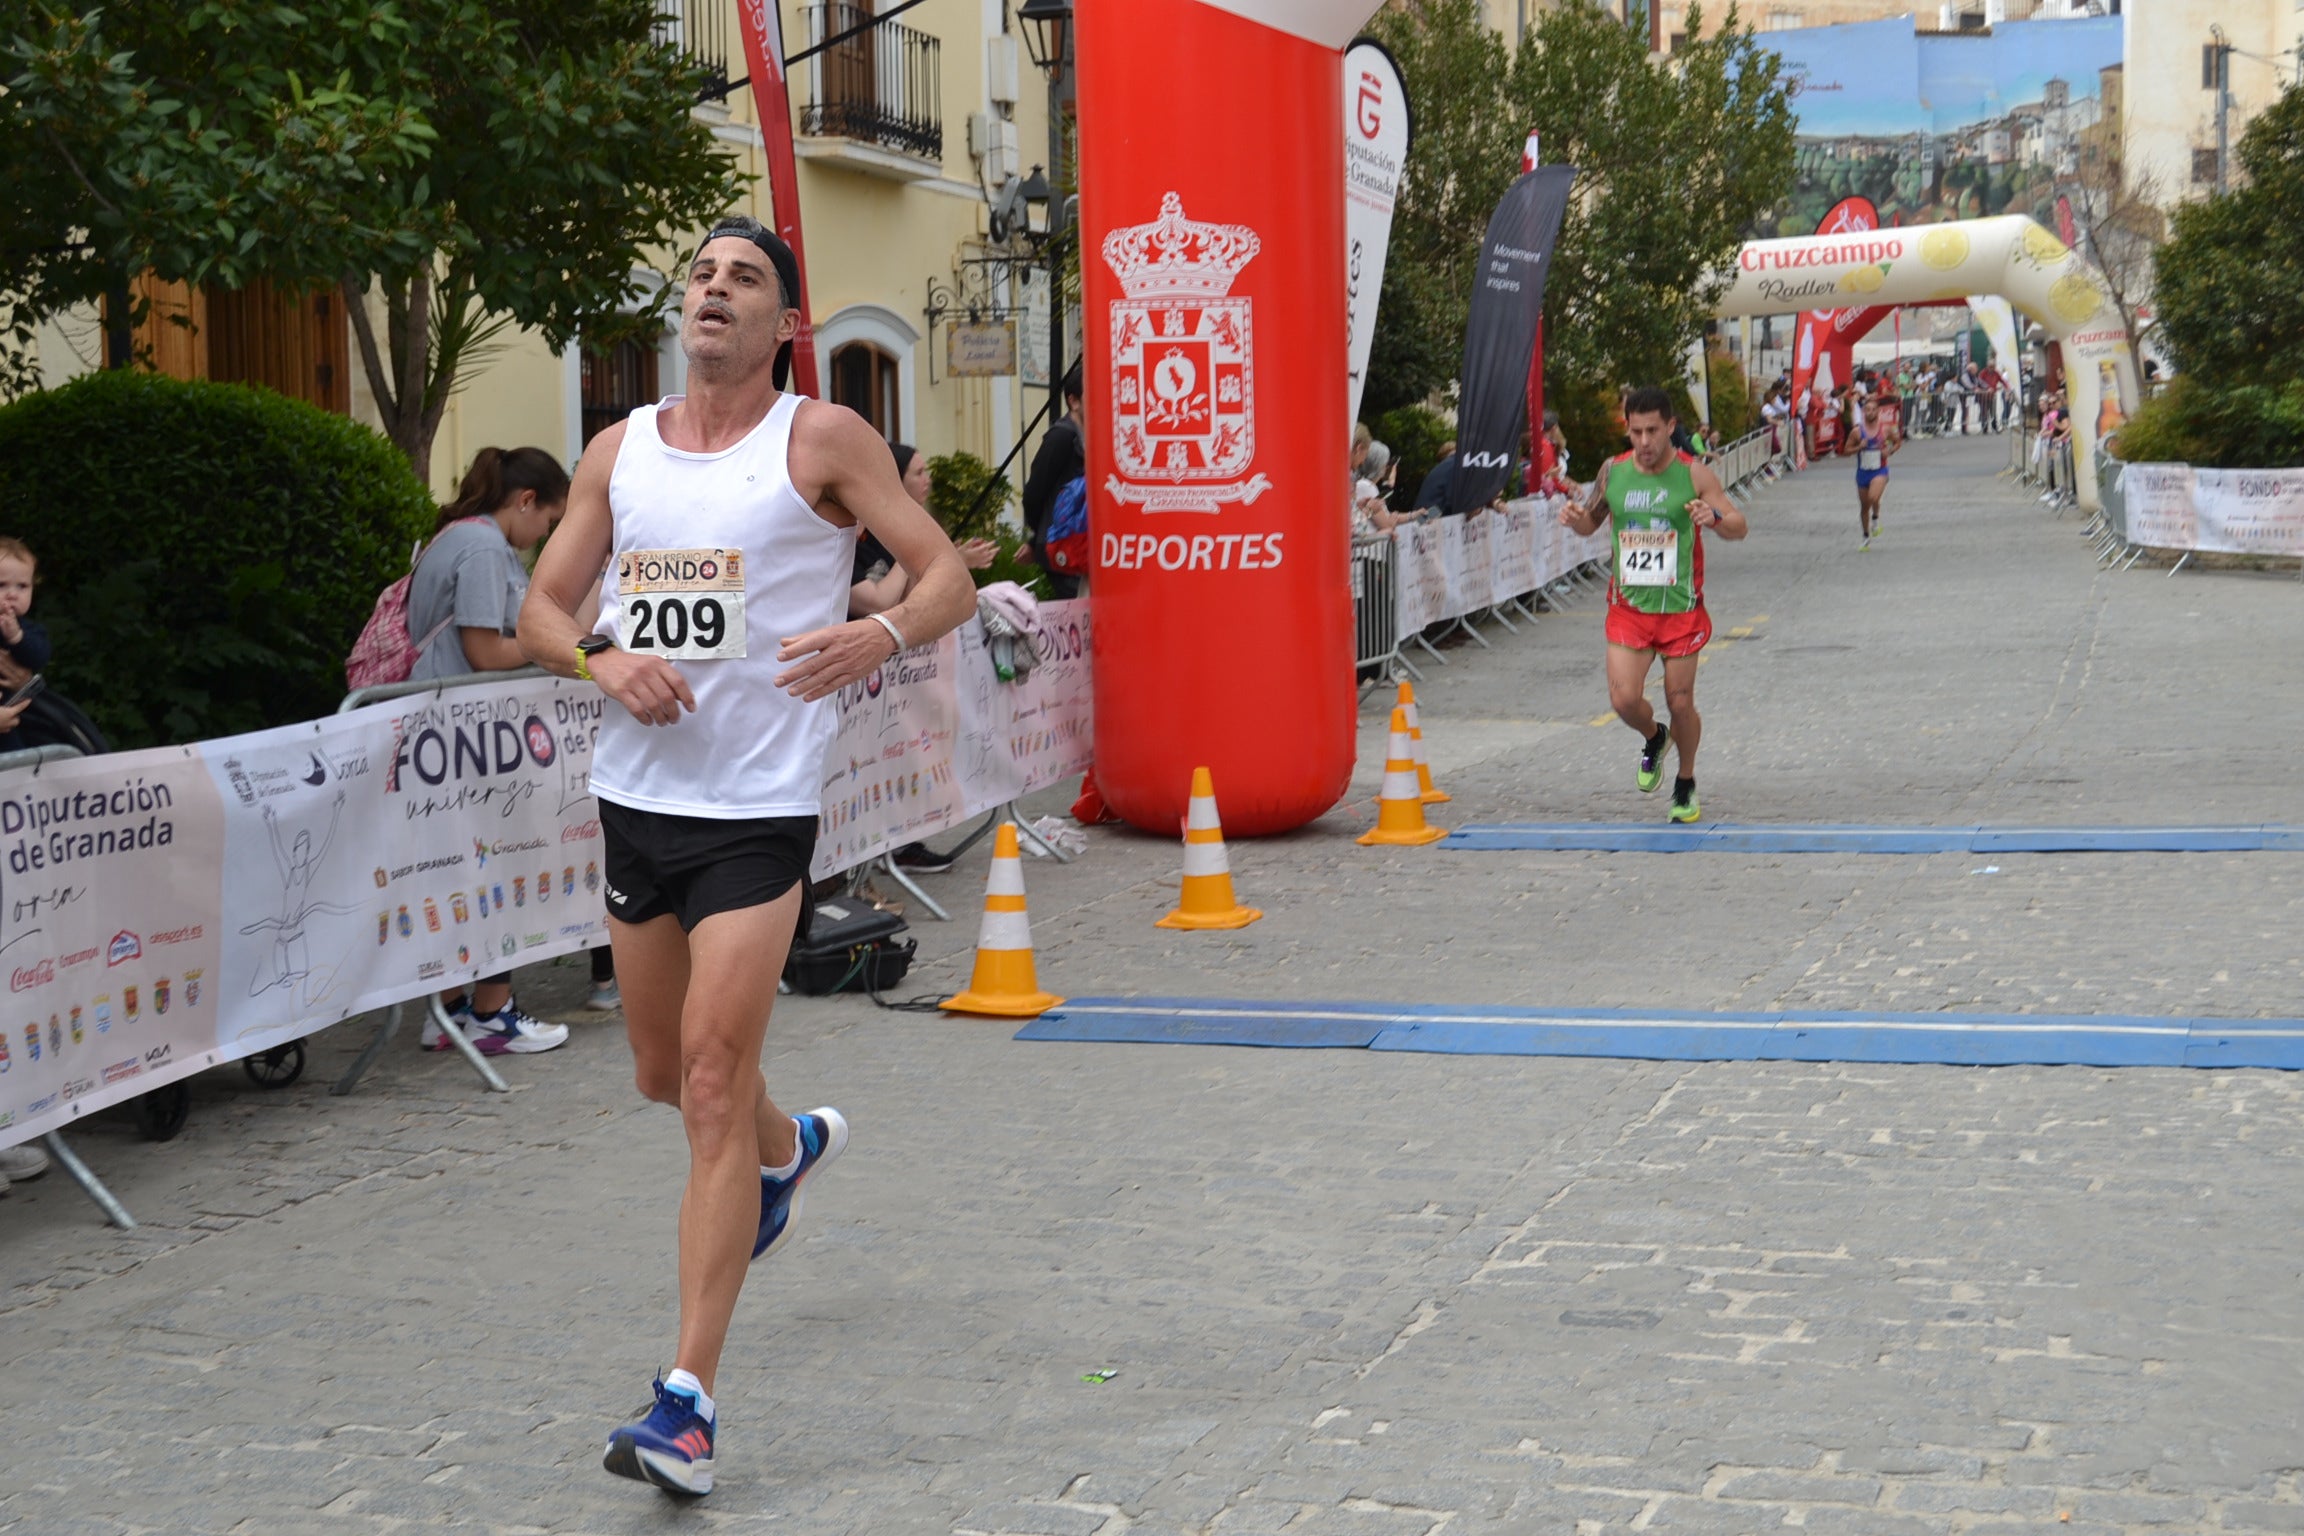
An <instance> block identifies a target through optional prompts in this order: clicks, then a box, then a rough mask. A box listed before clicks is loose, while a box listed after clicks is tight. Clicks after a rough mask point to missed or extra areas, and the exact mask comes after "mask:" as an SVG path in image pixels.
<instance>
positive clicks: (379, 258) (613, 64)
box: [0, 0, 742, 476]
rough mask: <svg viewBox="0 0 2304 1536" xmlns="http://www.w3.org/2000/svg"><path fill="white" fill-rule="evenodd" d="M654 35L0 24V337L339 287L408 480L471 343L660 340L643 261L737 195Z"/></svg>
mask: <svg viewBox="0 0 2304 1536" xmlns="http://www.w3.org/2000/svg"><path fill="white" fill-rule="evenodd" d="M659 10H660V7H659V5H658V3H657V0H586V3H585V4H583V5H567V4H564V3H561V0H304V3H303V4H302V5H301V6H300V7H299V8H296V9H291V8H289V7H288V6H286V5H283V4H280V3H278V0H271V3H265V0H190V3H189V4H187V5H185V6H184V7H182V8H179V9H171V8H170V7H166V6H159V5H147V4H141V3H136V4H130V3H125V0H122V3H116V4H112V5H99V6H97V7H96V8H94V9H91V10H88V11H86V12H85V13H73V12H70V11H68V10H66V9H65V8H64V5H63V4H62V3H61V0H0V38H4V39H5V40H6V41H5V45H4V46H5V49H6V54H5V68H6V69H7V70H8V72H9V73H8V75H7V77H6V78H7V92H6V95H5V96H4V97H0V199H4V201H0V215H5V216H7V218H8V230H7V233H6V235H5V236H4V238H5V240H6V242H7V243H6V245H5V246H4V247H0V250H4V251H5V262H6V264H5V266H4V267H0V289H4V290H6V291H9V292H12V293H15V294H17V295H19V296H24V295H29V297H28V298H25V297H20V298H19V300H18V301H17V302H16V304H15V306H14V309H13V311H12V313H11V316H10V322H11V323H12V324H13V325H14V326H15V327H16V332H17V335H18V337H19V339H21V338H22V337H24V336H26V335H28V332H29V327H30V324H31V323H33V322H35V321H36V320H37V319H38V318H39V317H40V316H42V315H44V314H49V313H54V312H55V311H56V310H57V309H60V308H63V307H65V306H66V305H69V304H71V303H76V302H81V301H84V300H85V299H87V298H89V297H92V296H95V295H97V294H101V293H106V292H111V293H113V294H114V295H115V296H116V298H118V299H120V300H122V301H124V300H125V296H126V284H127V281H128V279H129V278H130V277H131V276H133V275H134V274H135V273H137V272H140V271H142V270H144V269H145V268H147V267H149V268H150V269H151V270H153V271H154V272H155V273H157V274H158V275H159V276H160V277H162V278H167V279H184V280H188V281H192V282H216V283H220V284H222V285H224V286H227V287H232V286H239V285H241V284H243V283H245V282H247V281H248V280H250V279H252V278H255V277H259V276H261V277H267V278H270V279H272V280H273V281H274V282H275V283H279V284H282V285H284V286H287V287H291V288H293V287H299V286H302V287H311V286H321V285H328V286H336V287H339V288H340V289H341V290H342V292H343V294H344V296H345V300H346V306H347V309H348V310H349V312H350V313H351V316H352V320H353V329H354V334H355V336H356V338H357V341H358V343H359V355H360V364H361V367H362V368H363V370H364V371H365V373H366V375H367V378H368V383H369V387H370V390H371V392H372V393H373V394H374V396H375V398H376V402H377V406H378V409H379V410H380V412H381V413H382V417H383V422H384V427H385V431H386V434H387V435H388V436H390V437H391V439H392V441H393V443H394V444H395V445H396V446H398V447H399V449H400V450H401V452H402V453H403V454H405V455H406V456H407V458H408V460H409V462H410V463H411V464H412V465H413V466H414V467H415V469H416V470H417V472H418V474H420V475H425V476H428V475H429V473H430V467H431V451H432V438H433V435H434V433H435V432H436V431H437V429H438V427H439V423H440V417H441V414H442V412H443V411H445V410H446V408H447V403H448V397H449V395H450V394H451V393H452V392H453V390H454V389H455V387H456V381H457V377H458V374H459V371H460V370H461V368H462V367H463V365H464V364H465V363H466V362H467V361H469V360H470V359H471V358H472V357H473V356H474V354H475V352H476V351H477V350H478V349H480V348H482V347H484V346H485V345H486V344H487V343H488V341H489V340H490V338H491V337H493V336H494V335H496V334H497V333H499V332H500V331H501V330H503V329H504V328H505V327H507V326H512V325H518V326H524V327H529V328H532V329H534V330H536V331H538V332H540V333H541V334H542V335H543V337H544V339H545V341H546V342H547V343H549V344H550V345H552V346H553V347H555V348H558V347H564V346H567V345H569V344H571V343H573V342H574V341H575V340H576V338H577V337H578V336H579V335H581V336H582V337H583V338H584V340H585V341H586V342H587V343H588V344H593V345H603V344H609V343H613V342H614V341H615V340H617V339H618V338H619V337H621V336H622V335H625V334H630V333H633V332H635V331H638V330H640V329H643V328H646V327H649V326H652V325H654V324H656V323H657V317H656V316H655V315H653V314H650V313H642V312H639V311H644V310H647V309H650V308H652V307H653V302H654V300H655V298H656V291H657V287H658V284H657V282H656V281H655V280H652V279H651V278H650V277H648V276H647V275H646V274H647V273H648V272H649V270H650V269H651V267H652V266H653V265H654V264H653V263H652V262H651V260H650V257H651V255H652V254H653V253H656V252H659V251H661V250H663V249H664V248H665V247H666V246H667V245H668V244H669V242H671V241H672V240H674V239H675V238H677V237H678V236H679V235H680V233H681V232H683V231H686V230H691V229H694V228H695V227H696V226H697V225H699V224H701V223H704V222H705V221H707V220H708V219H710V218H712V217H713V216H715V215H716V214H718V213H720V212H722V211H724V210H725V209H726V208H728V207H729V206H730V205H731V204H732V203H733V202H734V201H735V199H736V196H737V194H738V193H739V191H740V190H741V187H742V180H741V178H740V177H739V176H738V174H737V173H736V171H735V168H734V163H733V161H732V160H731V159H730V158H729V157H728V156H727V155H725V154H723V153H722V152H721V150H720V147H719V146H718V145H717V144H715V142H714V140H713V138H712V134H711V129H710V127H709V126H708V125H707V124H705V123H703V122H701V121H699V120H698V119H697V118H696V117H695V116H694V115H693V113H692V111H691V108H692V107H693V106H694V105H695V103H696V101H697V99H698V96H699V93H700V91H701V90H702V88H703V83H704V74H703V71H702V69H701V67H700V66H698V65H697V64H695V63H694V62H693V61H691V60H689V59H688V58H686V57H685V56H684V55H683V54H682V53H681V52H680V51H679V49H678V48H677V47H675V46H674V45H673V44H672V43H671V42H669V41H668V40H666V38H665V37H664V36H663V35H662V33H661V31H660V25H659V23H660V17H659V14H658V13H659ZM371 295H373V296H374V298H375V299H376V300H377V303H378V307H379V308H380V309H381V310H382V316H381V321H382V323H381V324H380V325H379V324H377V323H376V322H375V320H374V319H373V318H372V317H371V314H370V305H369V300H370V297H371ZM107 308H108V321H109V323H111V324H113V325H114V326H115V327H119V326H122V325H125V324H126V320H127V314H126V305H125V303H124V302H119V303H114V304H112V305H108V306H107Z"/></svg>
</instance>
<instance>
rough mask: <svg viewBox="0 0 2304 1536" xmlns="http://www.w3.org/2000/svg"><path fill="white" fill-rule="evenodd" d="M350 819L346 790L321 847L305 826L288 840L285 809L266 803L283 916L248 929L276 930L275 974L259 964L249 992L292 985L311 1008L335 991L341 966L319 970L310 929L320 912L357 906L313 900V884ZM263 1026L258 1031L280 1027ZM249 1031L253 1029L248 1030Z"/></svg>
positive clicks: (244, 930) (338, 913) (335, 913)
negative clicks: (283, 830) (339, 831)
mask: <svg viewBox="0 0 2304 1536" xmlns="http://www.w3.org/2000/svg"><path fill="white" fill-rule="evenodd" d="M343 820H344V791H342V790H338V791H336V805H335V809H334V810H332V811H331V812H329V815H328V835H327V836H325V837H323V838H322V839H321V840H320V846H319V847H317V848H315V847H313V846H312V834H311V833H310V832H303V831H300V832H298V833H297V834H296V836H295V837H294V838H293V839H292V840H286V841H284V840H283V839H282V838H281V835H280V813H279V812H278V811H276V810H274V809H273V808H272V807H271V806H269V805H268V806H266V807H264V830H265V832H266V833H268V834H269V835H270V836H271V839H272V860H273V862H274V863H276V864H277V865H279V866H280V915H279V916H278V917H267V918H260V919H258V920H257V921H255V922H253V923H249V924H247V925H246V926H245V927H243V928H242V929H241V930H240V931H241V932H242V933H244V934H245V933H259V932H262V931H263V930H264V929H267V928H269V929H271V930H272V966H273V969H272V974H271V975H270V976H266V975H265V974H264V972H263V970H262V969H261V967H259V968H258V969H257V971H256V972H255V974H254V975H252V976H250V977H249V979H248V995H249V996H250V997H261V996H262V995H263V994H265V993H266V992H269V991H271V990H272V989H273V988H274V987H288V988H291V989H292V990H294V991H296V992H297V994H298V997H297V1001H298V1002H299V1003H301V1004H302V1005H303V1006H305V1007H310V1006H312V1005H313V1004H316V1003H318V1002H319V1001H320V1000H321V999H322V998H324V997H326V996H327V995H328V993H329V991H330V990H331V988H332V986H333V984H334V982H335V979H336V971H335V968H334V967H330V968H329V969H327V970H326V971H324V972H319V973H315V972H314V971H313V969H312V965H311V960H310V947H309V945H308V944H307V942H306V940H305V934H304V929H305V926H306V924H307V923H308V922H309V921H310V920H311V917H312V914H314V913H315V912H326V913H329V914H331V915H333V916H337V917H341V916H343V915H344V914H346V913H348V912H350V911H352V910H353V909H352V908H350V907H339V906H336V905H334V904H333V903H330V902H325V901H313V900H311V899H310V897H311V894H312V887H313V885H314V883H315V882H316V880H317V879H318V877H319V874H320V865H321V864H322V862H323V861H325V860H326V859H327V857H328V850H329V848H330V847H331V846H332V845H333V844H334V843H335V841H336V829H337V828H338V827H339V826H340V825H342V823H343ZM276 1027H277V1026H274V1025H261V1026H258V1029H257V1031H256V1032H258V1033H261V1032H262V1031H263V1030H265V1029H271V1028H276ZM242 1033H244V1034H245V1033H249V1031H245V1030H244V1031H242Z"/></svg>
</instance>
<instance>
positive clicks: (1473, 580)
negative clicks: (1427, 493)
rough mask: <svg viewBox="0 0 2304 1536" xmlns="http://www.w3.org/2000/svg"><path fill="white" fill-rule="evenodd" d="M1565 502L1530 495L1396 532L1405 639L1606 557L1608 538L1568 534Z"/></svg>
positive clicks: (1399, 608) (1398, 599)
mask: <svg viewBox="0 0 2304 1536" xmlns="http://www.w3.org/2000/svg"><path fill="white" fill-rule="evenodd" d="M1562 505H1563V502H1562V501H1561V500H1560V499H1559V498H1558V497H1527V498H1523V499H1521V500H1519V501H1511V502H1506V503H1505V504H1504V506H1503V508H1502V509H1501V510H1497V511H1487V512H1481V513H1478V514H1476V515H1473V516H1468V517H1442V518H1434V519H1432V520H1430V521H1427V522H1418V523H1409V524H1407V525H1405V526H1403V527H1401V528H1398V529H1395V530H1394V531H1393V534H1392V541H1393V544H1394V546H1395V558H1396V560H1397V563H1398V570H1397V573H1396V582H1395V586H1394V594H1395V598H1396V608H1397V611H1398V613H1399V622H1400V634H1401V635H1402V637H1403V638H1405V637H1407V636H1410V635H1413V634H1415V633H1416V632H1417V631H1418V630H1420V629H1423V628H1425V627H1426V626H1428V625H1431V624H1436V623H1438V622H1439V621H1440V620H1442V619H1453V618H1456V617H1458V616H1459V615H1461V614H1467V613H1478V612H1480V611H1481V610H1482V609H1485V608H1493V607H1495V606H1496V605H1497V604H1498V603H1501V602H1506V601H1508V600H1510V599H1512V598H1515V597H1518V596H1519V595H1520V594H1522V593H1524V592H1533V591H1535V590H1536V589H1537V588H1539V587H1542V586H1545V585H1547V584H1548V583H1551V582H1554V581H1557V580H1559V579H1560V578H1561V577H1562V576H1565V575H1567V574H1568V573H1569V572H1570V571H1572V570H1574V569H1575V568H1576V567H1578V566H1580V565H1583V564H1585V563H1587V562H1588V561H1593V560H1604V559H1606V558H1607V556H1608V535H1607V534H1606V533H1605V532H1602V533H1596V534H1592V535H1590V536H1588V537H1579V536H1578V535H1576V534H1572V533H1570V532H1569V531H1568V530H1567V529H1565V528H1563V527H1561V526H1560V508H1561V506H1562Z"/></svg>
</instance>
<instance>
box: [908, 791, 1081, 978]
mask: <svg viewBox="0 0 2304 1536" xmlns="http://www.w3.org/2000/svg"><path fill="white" fill-rule="evenodd" d="M1062 1001H1064V999H1062V998H1060V997H1056V996H1054V995H1052V994H1050V993H1047V992H1043V991H1041V990H1040V980H1039V977H1038V976H1037V975H1035V974H1034V972H1033V968H1032V920H1031V919H1030V918H1028V917H1026V916H1025V915H1024V856H1023V854H1022V853H1021V852H1019V851H1018V849H1017V846H1016V823H1014V822H1012V821H1004V822H1002V823H1000V832H999V835H998V836H997V838H996V839H995V840H994V841H993V844H992V873H991V875H990V877H989V878H987V879H986V880H985V882H984V926H983V928H982V929H981V930H980V931H979V932H978V934H977V937H976V974H975V975H974V976H973V977H971V978H970V979H969V982H968V990H967V991H965V992H963V993H961V994H960V995H959V996H958V997H948V998H946V999H944V1001H943V1002H942V1003H940V1004H938V1005H937V1006H939V1007H941V1008H946V1009H949V1010H950V1011H952V1012H953V1013H980V1014H986V1015H989V1016H990V1017H992V1018H996V1019H1029V1018H1035V1017H1037V1016H1038V1015H1040V1014H1043V1013H1046V1012H1047V1011H1048V1010H1049V1009H1051V1008H1053V1007H1055V1006H1056V1005H1057V1004H1058V1003H1060V1002H1062Z"/></svg>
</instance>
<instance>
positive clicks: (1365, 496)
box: [1352, 442, 1416, 539]
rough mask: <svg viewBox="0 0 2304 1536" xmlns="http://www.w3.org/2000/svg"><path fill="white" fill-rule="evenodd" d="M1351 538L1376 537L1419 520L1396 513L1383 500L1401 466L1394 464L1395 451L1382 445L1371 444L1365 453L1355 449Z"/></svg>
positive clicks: (1412, 515) (1410, 513) (1406, 513)
mask: <svg viewBox="0 0 2304 1536" xmlns="http://www.w3.org/2000/svg"><path fill="white" fill-rule="evenodd" d="M1352 459H1353V464H1352V468H1353V473H1354V474H1355V475H1356V476H1357V478H1355V479H1354V480H1353V482H1352V537H1354V538H1356V539H1367V538H1374V537H1375V536H1376V535H1378V534H1380V533H1390V532H1391V531H1392V530H1393V529H1395V528H1397V527H1399V526H1400V525H1401V524H1402V523H1412V522H1414V521H1416V515H1415V514H1414V513H1412V512H1395V511H1393V510H1392V509H1391V507H1389V506H1387V505H1386V504H1385V501H1384V491H1385V488H1386V487H1387V486H1389V485H1391V484H1392V482H1393V481H1394V480H1395V479H1396V478H1397V477H1398V474H1399V466H1397V465H1395V464H1394V463H1393V462H1392V450H1391V449H1390V448H1387V447H1385V446H1384V445H1383V444H1382V443H1378V442H1370V443H1369V444H1368V446H1367V448H1366V450H1365V451H1364V452H1363V451H1361V450H1359V449H1358V448H1357V446H1356V447H1355V451H1354V452H1353V455H1352Z"/></svg>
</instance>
